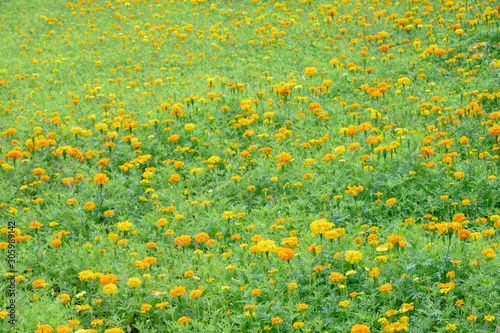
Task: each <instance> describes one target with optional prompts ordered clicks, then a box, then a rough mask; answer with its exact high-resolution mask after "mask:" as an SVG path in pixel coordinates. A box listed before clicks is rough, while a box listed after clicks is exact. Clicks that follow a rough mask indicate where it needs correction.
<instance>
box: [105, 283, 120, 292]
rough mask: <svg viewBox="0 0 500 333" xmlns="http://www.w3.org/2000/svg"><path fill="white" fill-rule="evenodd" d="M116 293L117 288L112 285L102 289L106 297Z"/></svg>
mask: <svg viewBox="0 0 500 333" xmlns="http://www.w3.org/2000/svg"><path fill="white" fill-rule="evenodd" d="M117 291H118V287H117V286H116V284H114V283H110V284H107V285H105V286H104V287H103V288H102V292H103V293H105V294H106V295H113V294H114V293H116V292H117Z"/></svg>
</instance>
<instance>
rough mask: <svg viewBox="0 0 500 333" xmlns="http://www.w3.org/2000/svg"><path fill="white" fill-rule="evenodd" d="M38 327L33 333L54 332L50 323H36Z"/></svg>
mask: <svg viewBox="0 0 500 333" xmlns="http://www.w3.org/2000/svg"><path fill="white" fill-rule="evenodd" d="M36 326H37V327H38V329H37V330H36V331H35V333H51V332H54V328H52V326H50V325H36Z"/></svg>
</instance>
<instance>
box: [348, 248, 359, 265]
mask: <svg viewBox="0 0 500 333" xmlns="http://www.w3.org/2000/svg"><path fill="white" fill-rule="evenodd" d="M344 258H345V261H347V262H348V263H350V264H357V263H358V262H359V261H360V260H363V255H362V254H361V252H359V251H352V250H351V251H347V252H346V253H345V255H344Z"/></svg>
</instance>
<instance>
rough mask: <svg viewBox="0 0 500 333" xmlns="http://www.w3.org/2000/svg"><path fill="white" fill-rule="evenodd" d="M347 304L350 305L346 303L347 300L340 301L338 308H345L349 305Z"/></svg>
mask: <svg viewBox="0 0 500 333" xmlns="http://www.w3.org/2000/svg"><path fill="white" fill-rule="evenodd" d="M349 303H350V302H349V301H347V300H345V301H341V302H340V303H339V306H341V307H343V308H345V307H347V306H348V305H349Z"/></svg>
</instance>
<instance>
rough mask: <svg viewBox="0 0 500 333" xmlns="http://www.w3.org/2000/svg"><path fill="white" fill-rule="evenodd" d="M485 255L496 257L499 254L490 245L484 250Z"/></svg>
mask: <svg viewBox="0 0 500 333" xmlns="http://www.w3.org/2000/svg"><path fill="white" fill-rule="evenodd" d="M482 254H483V256H485V257H486V258H490V259H491V258H495V257H496V256H497V254H496V253H495V251H494V250H493V249H492V248H491V247H490V248H488V249H486V250H484V251H483V252H482Z"/></svg>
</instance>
